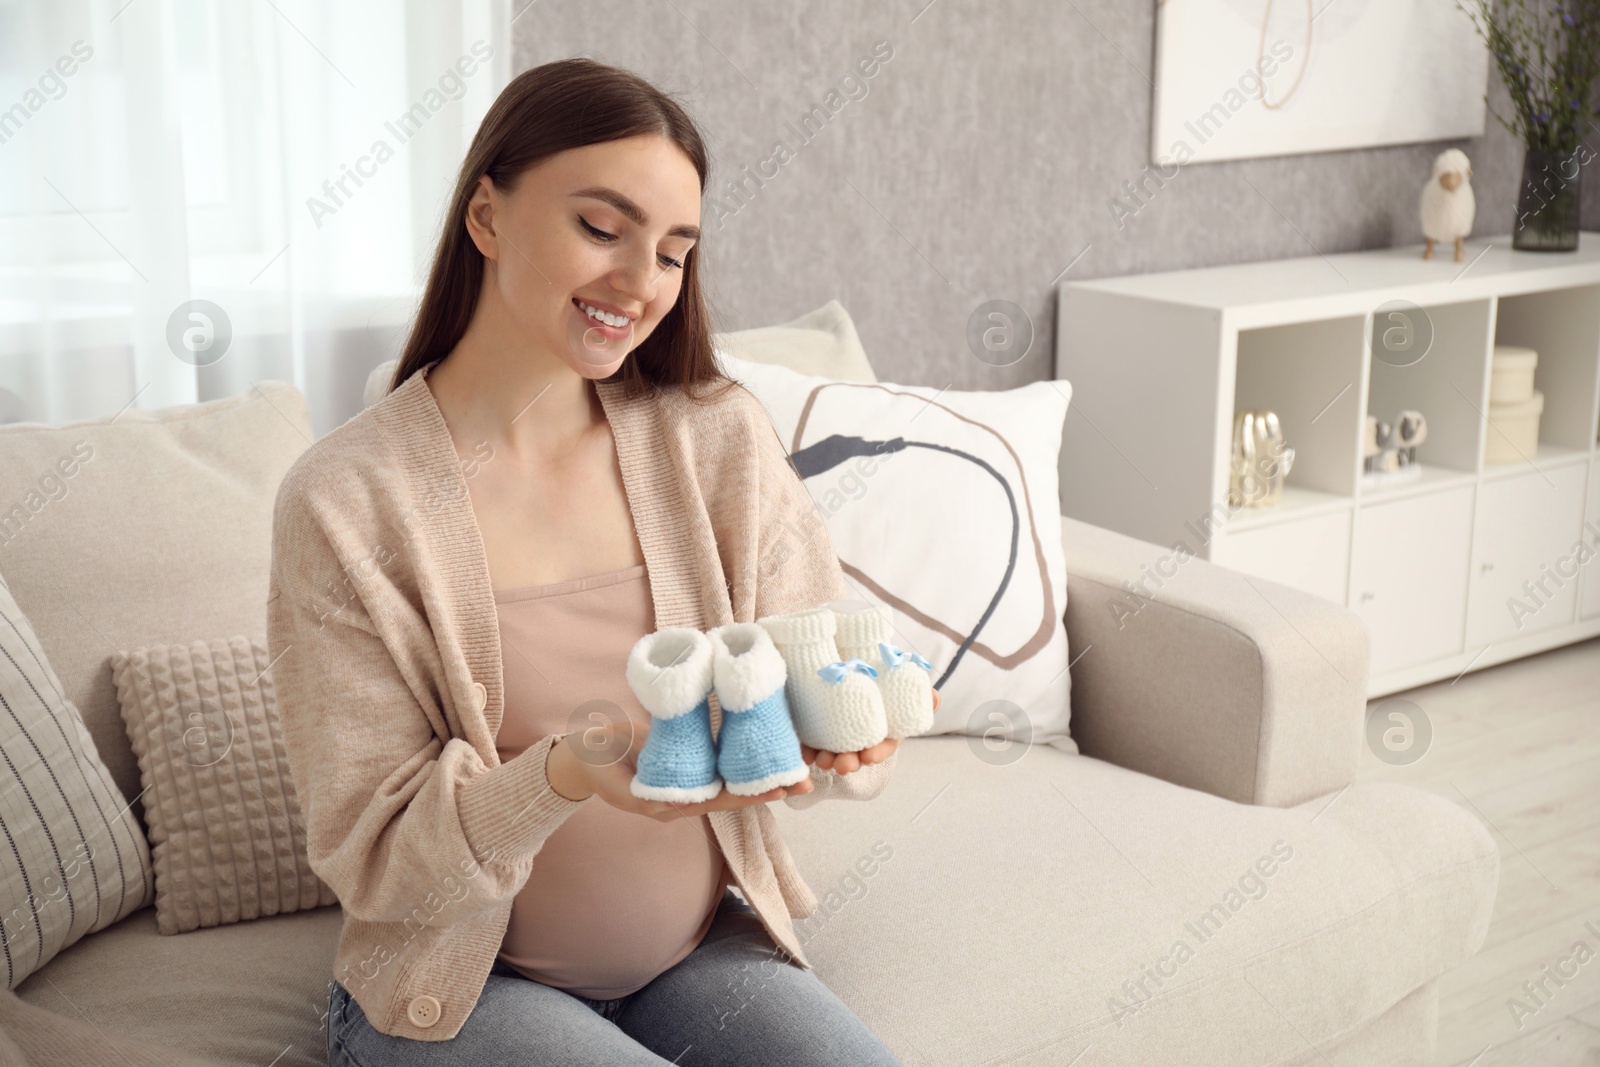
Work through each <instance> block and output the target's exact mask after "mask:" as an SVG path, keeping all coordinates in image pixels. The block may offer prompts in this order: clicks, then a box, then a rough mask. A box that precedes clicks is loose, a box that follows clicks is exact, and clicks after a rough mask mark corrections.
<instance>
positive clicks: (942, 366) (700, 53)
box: [513, 0, 1600, 389]
mask: <svg viewBox="0 0 1600 1067" xmlns="http://www.w3.org/2000/svg"><path fill="white" fill-rule="evenodd" d="M527 2H528V0H513V9H514V10H518V11H523V13H522V14H521V15H520V16H519V17H518V18H517V20H516V22H515V23H514V26H513V32H514V41H515V56H514V60H513V69H514V70H517V71H521V70H524V69H526V68H528V67H531V66H536V65H538V64H540V63H544V62H548V61H550V60H553V59H560V58H564V57H567V56H572V55H578V54H584V53H587V54H589V55H592V56H594V57H595V58H597V59H601V60H604V61H606V62H609V63H613V64H616V65H618V66H623V67H627V68H629V69H630V70H633V71H636V72H638V73H639V74H642V75H644V76H645V77H647V78H649V79H650V80H651V81H652V82H654V83H655V84H656V85H659V86H660V87H662V88H663V89H666V90H668V91H670V92H673V93H677V94H681V95H680V99H682V100H683V101H684V102H685V103H686V105H687V106H688V107H689V109H690V112H691V113H692V114H693V115H694V117H695V119H696V120H697V121H698V122H699V123H700V124H701V127H702V131H703V132H704V134H705V135H706V137H707V139H708V142H709V144H710V147H711V152H712V157H713V166H714V168H715V169H714V173H713V180H712V182H711V185H710V188H709V190H708V192H709V193H710V194H711V195H712V196H713V197H717V198H720V199H721V200H723V202H724V203H725V204H726V205H727V206H728V207H729V208H730V209H731V208H737V210H736V211H734V212H732V213H731V214H730V215H728V216H726V217H724V218H722V219H721V220H720V222H719V219H718V217H717V215H718V211H717V209H716V207H715V206H714V205H713V203H712V202H711V199H710V198H708V200H707V201H706V203H705V206H704V213H703V216H702V223H703V225H704V227H705V229H706V238H705V241H704V248H705V252H706V256H707V260H706V265H707V268H708V270H709V275H710V278H709V283H708V294H709V297H710V299H711V301H712V304H713V309H714V311H715V312H717V313H718V323H717V325H718V328H721V329H743V328H746V327H751V326H761V325H768V324H771V323H775V322H781V321H784V320H786V319H789V318H793V317H794V316H796V315H798V314H800V313H802V312H805V311H808V310H810V309H812V308H814V307H816V306H817V305H819V304H822V303H824V302H826V301H827V300H828V299H830V298H832V297H837V298H838V299H839V300H840V301H841V302H842V303H843V304H844V306H845V307H846V308H848V309H849V310H850V313H851V315H852V316H853V317H854V319H855V321H856V325H857V328H858V329H859V331H860V333H861V338H862V342H863V344H864V345H865V346H866V349H867V354H868V356H869V357H870V358H871V359H872V362H873V365H874V367H875V368H876V369H877V371H878V373H879V376H880V377H881V378H883V379H885V380H890V381H899V382H906V383H912V384H920V385H932V386H952V387H954V388H957V389H979V388H983V389H999V388H1008V387H1011V386H1014V385H1020V384H1023V383H1025V382H1028V381H1033V380H1036V379H1039V378H1047V377H1050V376H1051V373H1052V370H1051V368H1052V362H1053V351H1054V332H1055V324H1054V319H1055V313H1054V301H1053V299H1052V292H1053V290H1052V287H1051V283H1052V280H1053V279H1055V278H1056V277H1057V275H1059V274H1060V273H1061V272H1062V270H1063V269H1065V268H1066V267H1067V265H1068V264H1069V263H1071V262H1072V261H1073V259H1074V257H1076V256H1078V254H1079V253H1080V252H1083V250H1084V249H1085V248H1086V247H1087V248H1088V251H1087V253H1085V254H1084V255H1083V257H1082V258H1081V259H1080V260H1078V262H1077V263H1076V265H1075V266H1073V268H1072V270H1071V272H1070V273H1069V274H1068V275H1067V278H1068V279H1082V278H1093V277H1100V276H1107V275H1118V274H1130V273H1144V272H1148V271H1157V270H1173V269H1179V268H1184V267H1194V266H1206V265H1212V264H1220V263H1234V262H1244V261H1250V260H1258V259H1279V258H1285V257H1293V256H1308V255H1315V254H1316V253H1317V252H1318V251H1320V252H1322V253H1324V254H1329V253H1334V252H1346V251H1353V250H1357V249H1366V248H1384V247H1389V246H1392V245H1397V244H1411V243H1416V242H1420V241H1421V239H1422V235H1421V231H1420V228H1419V225H1418V221H1417V195H1418V192H1419V190H1420V189H1421V187H1422V183H1423V181H1424V180H1425V178H1426V176H1427V171H1428V166H1429V164H1430V163H1431V161H1432V159H1433V156H1434V155H1435V154H1436V153H1437V152H1438V151H1440V150H1441V149H1442V148H1445V147H1452V146H1453V147H1460V148H1464V149H1465V150H1466V152H1467V154H1468V155H1469V156H1470V157H1471V158H1472V162H1473V169H1474V174H1475V177H1474V181H1473V185H1474V187H1475V191H1476V195H1477V200H1478V224H1477V227H1476V232H1477V233H1478V234H1479V235H1494V234H1503V233H1507V232H1509V231H1510V229H1511V225H1512V221H1513V218H1514V210H1513V209H1514V205H1515V199H1516V187H1517V182H1518V178H1519V176H1520V168H1521V165H1522V150H1521V146H1520V144H1519V143H1518V142H1517V141H1516V140H1515V139H1514V138H1512V137H1511V136H1510V135H1509V134H1508V133H1507V132H1506V131H1505V130H1504V129H1503V128H1502V127H1500V126H1499V124H1498V123H1497V122H1495V120H1494V119H1493V118H1492V117H1491V118H1490V119H1489V120H1488V121H1489V129H1488V130H1487V132H1486V134H1485V135H1484V136H1483V137H1481V138H1478V139H1475V140H1472V141H1469V142H1454V143H1453V144H1429V145H1412V146H1404V147H1398V148H1383V149H1370V150H1362V151H1353V152H1334V153H1322V154H1317V155H1306V156H1292V157H1282V158H1275V159H1262V160H1250V161H1244V162H1238V163H1215V164H1195V165H1192V166H1190V167H1187V168H1185V169H1184V170H1182V171H1181V172H1180V173H1179V174H1178V175H1177V176H1176V177H1174V178H1173V179H1172V180H1171V181H1170V182H1169V183H1168V184H1166V185H1165V187H1164V188H1161V189H1160V190H1159V191H1158V192H1157V193H1156V194H1155V196H1154V197H1153V198H1151V199H1150V201H1149V203H1148V204H1147V205H1145V206H1144V207H1143V208H1141V210H1140V211H1139V212H1138V214H1137V215H1136V216H1135V217H1133V218H1132V219H1129V220H1125V223H1126V225H1125V227H1124V228H1120V229H1119V227H1118V225H1117V222H1116V220H1115V218H1114V217H1113V212H1112V210H1111V208H1110V200H1111V198H1112V197H1113V196H1117V195H1119V194H1121V192H1122V186H1123V183H1124V182H1126V181H1137V180H1139V179H1140V177H1141V175H1142V173H1143V171H1144V168H1145V167H1146V165H1147V164H1148V162H1149V150H1148V145H1149V140H1150V123H1151V116H1152V89H1151V85H1150V83H1149V81H1148V80H1147V78H1149V77H1150V76H1151V71H1152V66H1153V57H1154V8H1155V4H1154V3H1153V2H1149V0H1145V2H1139V0H1069V2H1060V0H1035V2H1032V3H1028V2H1023V0H996V2H990V3H982V4H980V3H977V2H974V0H936V2H935V3H934V4H933V5H932V6H931V7H927V8H925V7H924V5H925V4H926V3H927V0H897V2H894V3H877V2H875V3H860V2H853V0H796V2H792V3H782V4H775V3H748V2H745V0H668V2H659V3H658V2H654V0H649V2H646V0H634V2H629V3H625V2H620V0H582V2H581V3H560V2H550V0H544V2H538V3H533V4H532V6H531V7H527V8H526V9H524V5H525V4H526V3H527ZM913 19H914V20H915V21H914V22H913ZM879 41H887V42H889V45H890V46H891V47H892V49H893V58H892V59H891V60H889V61H888V62H887V63H886V64H884V65H883V66H882V67H881V69H880V70H878V72H877V73H876V75H875V76H874V77H872V78H871V79H868V80H866V86H867V90H868V91H867V93H866V95H865V96H862V97H861V98H860V99H853V100H849V101H848V102H847V103H845V105H844V106H843V107H842V109H840V110H839V112H838V114H836V115H833V116H832V118H831V119H830V120H829V121H828V122H827V124H826V125H825V126H824V127H823V128H822V129H821V130H820V131H819V132H818V133H817V134H816V135H815V137H814V138H813V139H812V140H811V141H810V142H809V143H807V144H804V145H803V147H798V148H796V146H797V145H799V144H800V138H798V137H797V136H796V135H795V133H794V131H793V130H792V129H791V128H790V124H791V123H794V124H798V123H799V121H800V119H801V117H802V116H803V115H804V114H805V113H806V112H808V111H810V109H811V108H812V107H813V106H815V105H818V104H821V103H823V101H824V97H825V96H826V94H827V93H828V91H829V90H830V89H834V88H838V87H840V81H841V79H843V78H844V77H845V76H846V75H848V74H851V73H852V72H853V71H854V69H855V66H856V64H857V62H858V61H859V60H862V59H865V58H867V57H869V56H870V55H871V53H872V51H873V48H874V45H875V44H876V43H877V42H879ZM1490 81H1491V85H1492V86H1493V90H1492V93H1491V102H1494V103H1495V104H1496V107H1497V108H1499V109H1500V110H1501V112H1502V113H1507V109H1506V104H1505V95H1504V91H1503V90H1502V89H1501V88H1500V87H1499V83H1498V79H1497V77H1496V76H1495V75H1493V74H1492V73H1491V76H1490ZM841 95H844V94H843V93H842V92H841ZM779 139H781V140H783V141H785V142H786V143H787V144H788V145H789V146H790V148H791V149H792V150H794V153H795V154H794V157H793V158H792V159H790V160H789V161H788V162H787V163H785V164H783V165H782V166H780V167H778V168H777V173H776V175H775V176H774V177H773V178H772V179H771V180H769V181H766V182H764V183H763V184H761V185H759V186H757V185H756V184H755V183H753V182H747V188H748V189H752V190H753V193H750V194H747V203H745V204H744V205H743V206H742V207H741V206H739V203H738V201H737V200H735V199H733V198H731V197H728V196H726V195H725V191H724V184H725V183H726V182H727V181H728V180H730V179H742V178H744V176H745V175H744V172H743V168H744V167H749V168H750V169H751V170H752V171H754V170H755V169H756V167H757V164H758V163H759V162H760V161H761V160H763V159H766V158H768V157H769V156H771V155H772V153H773V146H774V143H775V142H776V141H777V140H779ZM768 172H769V173H770V168H769V171H768ZM1252 183H1253V184H1254V186H1255V187H1256V188H1255V189H1252V188H1251V184H1252ZM1585 184H1586V188H1585V190H1584V193H1585V196H1584V223H1585V226H1586V228H1591V229H1592V228H1595V226H1596V224H1597V222H1600V179H1597V178H1596V176H1595V174H1594V173H1591V174H1589V175H1588V178H1587V181H1586V183H1585ZM1257 189H1259V192H1257ZM1280 212H1281V213H1280ZM996 298H1000V299H1008V300H1011V301H1014V302H1015V303H1017V304H1019V305H1021V306H1022V307H1023V308H1024V309H1025V310H1026V311H1027V312H1028V314H1029V315H1030V316H1031V317H1032V319H1033V322H1034V324H1035V330H1036V340H1035V341H1034V345H1033V348H1032V351H1031V352H1030V353H1029V355H1028V356H1027V358H1026V359H1023V360H1022V361H1020V362H1019V363H1016V364H1015V365H1012V366H1009V367H1003V368H997V367H991V366H989V365H987V364H985V363H983V362H981V361H980V360H978V359H977V358H975V357H974V356H973V355H972V354H971V352H970V350H969V349H968V347H967V345H966V342H965V336H966V324H967V319H968V316H969V315H970V314H971V312H972V310H973V309H974V308H975V307H976V306H977V305H978V304H980V303H982V302H983V301H986V300H990V299H996Z"/></svg>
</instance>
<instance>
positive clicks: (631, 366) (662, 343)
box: [389, 58, 732, 400]
mask: <svg viewBox="0 0 1600 1067" xmlns="http://www.w3.org/2000/svg"><path fill="white" fill-rule="evenodd" d="M652 133H653V134H659V135H660V136H662V137H665V138H667V139H669V140H670V141H672V142H673V143H674V144H676V145H677V146H678V147H679V148H680V149H682V150H683V153H684V154H685V155H686V156H688V157H689V160H690V162H692V163H693V164H694V168H695V171H696V172H697V173H698V174H699V175H700V188H701V190H704V189H705V186H706V174H707V171H708V170H709V159H708V157H707V154H706V147H705V142H704V141H703V140H702V139H701V137H700V132H699V130H697V129H696V128H695V124H694V121H693V120H692V119H691V118H689V115H688V113H687V112H685V111H684V109H683V108H682V107H680V106H679V105H678V103H677V101H675V100H674V99H673V98H672V97H671V96H669V95H667V94H666V93H664V92H662V91H661V90H660V89H657V88H656V87H655V86H653V85H651V84H650V83H649V82H647V81H645V80H644V79H643V78H641V77H639V76H638V75H636V74H633V73H631V72H629V71H626V70H621V69H619V68H617V67H612V66H608V65H606V64H604V63H600V62H597V61H596V60H593V59H588V58H578V59H563V60H558V61H556V62H554V63H546V64H544V65H543V66H538V67H534V68H533V69H531V70H526V71H523V72H522V73H521V74H519V75H517V76H516V77H515V78H513V79H511V81H510V83H509V84H508V85H507V86H506V87H505V89H504V90H502V91H501V93H500V95H499V96H498V97H497V98H496V99H495V102H494V103H493V104H492V105H490V107H489V111H488V113H487V114H485V115H484V117H483V122H482V124H480V125H479V127H478V133H477V135H476V136H475V137H473V139H472V147H471V148H469V149H468V150H467V156H466V159H464V160H463V161H462V163H461V174H460V176H459V177H458V178H457V179H456V188H455V193H454V195H453V196H451V198H450V208H449V210H448V211H447V212H446V213H445V217H444V228H443V232H442V233H441V234H440V237H439V247H438V249H437V250H436V251H435V253H434V257H433V266H432V267H431V268H430V269H429V271H428V284H427V287H426V288H425V289H424V290H423V293H422V303H421V305H420V306H419V307H418V309H417V317H416V320H415V322H413V324H412V327H411V333H410V336H409V337H407V339H406V344H405V348H404V350H403V351H402V352H401V354H400V362H399V365H398V366H397V367H395V372H394V377H393V378H392V379H390V381H389V389H390V390H394V389H396V388H398V387H399V386H400V385H401V384H402V383H404V382H405V380H406V379H407V378H410V377H411V375H413V374H415V373H416V372H417V371H418V370H420V369H422V368H423V367H425V366H427V365H428V364H429V363H432V362H433V361H435V360H439V359H443V358H444V357H445V356H447V355H448V354H449V353H450V351H451V349H453V348H454V347H455V346H456V343H457V342H458V341H460V340H461V337H462V335H463V334H465V333H466V330H467V324H468V323H469V322H471V321H472V314H473V311H474V310H476V308H477V304H478V293H479V290H480V289H481V287H482V285H483V272H484V267H483V253H481V252H479V251H478V247H477V246H476V245H475V244H473V243H472V239H471V237H470V236H469V235H468V233H467V226H466V218H467V205H468V202H469V201H470V200H471V199H472V193H473V191H474V190H475V189H476V188H477V185H478V179H479V177H481V176H482V175H485V174H487V175H488V176H489V180H490V181H492V182H494V184H495V185H496V186H498V187H499V188H501V189H504V190H506V191H510V190H512V189H514V188H515V187H516V183H517V180H518V179H519V178H520V177H521V176H522V174H523V173H524V172H526V171H527V170H528V169H529V168H531V167H533V166H535V165H536V164H538V163H540V162H541V161H543V160H545V159H547V158H548V157H550V156H553V155H555V154H556V153H558V152H564V151H566V150H567V149H570V148H581V147H583V146H584V145H591V144H601V143H604V142H607V141H618V140H622V139H623V138H627V137H633V136H636V135H638V134H652ZM602 380H603V381H607V382H615V381H621V382H622V383H623V384H624V386H625V389H626V395H628V396H637V395H639V394H641V393H643V392H648V391H651V390H654V389H658V388H661V387H666V386H681V387H684V391H685V393H686V394H688V395H689V396H691V397H693V398H694V399H697V400H698V399H702V397H701V396H700V395H699V394H698V392H697V390H698V389H699V388H700V387H701V386H704V385H709V384H714V383H717V382H723V383H726V384H727V385H731V384H732V380H731V379H729V378H728V377H727V376H726V375H724V374H723V373H722V372H721V371H720V370H719V369H718V368H717V365H716V361H715V359H714V358H713V356H712V349H711V323H710V315H709V312H708V309H707V307H706V303H705V299H704V297H703V295H702V293H701V289H700V245H699V243H698V242H697V243H696V244H695V246H694V247H693V248H691V249H690V250H689V253H688V255H687V256H686V257H685V258H684V266H683V286H682V289H681V290H680V292H679V294H678V300H677V303H676V304H674V305H673V308H672V310H671V311H669V312H668V313H667V315H666V317H665V318H663V319H662V320H661V323H660V324H659V325H658V326H657V327H656V328H655V330H654V331H653V332H652V333H651V334H650V336H649V337H647V338H645V340H644V342H643V343H642V344H640V345H639V346H638V347H636V348H635V349H633V351H631V352H629V353H628V355H627V357H626V358H624V359H623V361H622V365H621V366H620V367H618V368H617V369H616V370H615V371H614V372H612V374H611V375H610V376H609V377H607V378H604V379H602ZM724 388H726V385H725V386H724ZM719 392H720V391H719Z"/></svg>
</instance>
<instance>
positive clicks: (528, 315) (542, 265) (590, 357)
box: [467, 134, 700, 378]
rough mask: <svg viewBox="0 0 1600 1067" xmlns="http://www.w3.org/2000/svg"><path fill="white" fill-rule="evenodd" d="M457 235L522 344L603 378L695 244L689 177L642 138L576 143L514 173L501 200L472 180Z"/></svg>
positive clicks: (696, 181) (668, 303)
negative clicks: (471, 250)
mask: <svg viewBox="0 0 1600 1067" xmlns="http://www.w3.org/2000/svg"><path fill="white" fill-rule="evenodd" d="M486 209H487V213H486ZM485 221H487V222H488V225H487V226H486V225H485ZM467 225H468V229H469V232H470V233H471V235H472V238H473V241H474V242H475V243H476V244H477V246H478V249H479V250H480V251H481V252H483V254H484V255H485V256H486V257H487V259H488V261H489V262H487V263H486V264H485V266H486V276H485V284H486V286H489V287H491V288H492V289H493V291H494V292H495V293H496V294H497V295H498V297H499V299H500V301H501V302H502V304H503V306H504V308H505V313H506V314H507V315H509V317H510V318H511V319H512V321H513V322H514V323H515V325H516V327H517V328H518V329H519V330H520V331H521V332H522V333H523V334H524V335H525V336H526V337H527V338H528V340H529V342H530V343H532V344H536V345H538V346H539V347H541V348H544V349H545V350H547V351H550V352H555V353H557V354H558V355H560V356H561V358H562V359H563V360H564V361H565V362H566V363H567V364H568V365H569V366H570V367H572V369H573V370H575V371H577V372H578V373H579V374H581V375H582V376H584V377H585V378H604V377H607V376H608V375H610V374H611V373H612V372H613V371H615V370H616V369H617V367H618V366H620V365H621V363H622V360H623V358H624V357H625V356H626V355H627V354H628V352H629V351H631V350H632V349H633V348H635V347H637V346H638V345H639V344H640V343H642V342H643V341H644V340H645V338H647V337H649V336H650V334H651V332H652V331H653V330H654V329H655V328H656V326H657V325H659V324H660V322H661V320H662V319H663V318H665V317H666V315H667V313H668V312H670V311H671V310H672V308H673V305H674V304H676V303H677V300H678V293H679V292H680V290H681V289H682V287H683V263H684V260H685V257H686V256H687V255H688V254H689V250H690V249H691V248H692V247H694V245H695V243H696V242H697V240H698V239H699V236H700V231H699V226H700V177H699V174H698V173H697V172H696V171H695V168H694V164H693V163H691V162H690V160H689V158H688V157H687V156H686V155H684V153H683V151H682V150H681V149H679V148H678V147H677V146H676V145H675V144H673V143H672V142H671V141H669V140H667V139H666V138H664V137H660V136H657V135H654V134H643V135H640V136H637V137H629V138H627V139H625V140H621V141H608V142H605V143H603V144H594V145H585V146H584V147H582V148H573V149H569V150H567V151H565V152H560V153H557V154H556V155H554V156H552V157H550V158H549V159H547V160H544V161H543V162H541V163H540V164H538V165H537V166H535V167H533V168H531V169H529V170H527V171H525V172H523V174H522V175H521V176H520V177H519V179H518V180H517V183H516V186H515V188H514V189H512V190H511V191H510V192H509V193H507V192H506V191H504V190H502V189H501V188H499V187H497V186H495V185H494V184H493V182H491V181H490V180H489V178H488V177H483V178H480V179H479V182H478V189H477V190H476V191H475V193H474V194H473V197H472V201H471V203H470V204H469V205H468V221H467ZM580 304H586V305H588V306H589V307H590V308H591V309H596V310H599V311H602V312H608V313H610V316H609V317H610V318H611V321H610V322H606V321H604V320H600V319H596V318H592V317H591V316H590V314H589V313H588V312H586V311H584V310H583V309H582V308H581V307H580V306H579V305H580ZM616 316H625V317H626V318H627V320H628V321H626V322H621V321H620V319H618V318H617V317H616ZM617 323H620V325H616V324H617Z"/></svg>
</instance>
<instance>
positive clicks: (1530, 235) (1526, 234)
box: [1511, 148, 1583, 252]
mask: <svg viewBox="0 0 1600 1067" xmlns="http://www.w3.org/2000/svg"><path fill="white" fill-rule="evenodd" d="M1582 178H1583V170H1582V167H1581V166H1580V163H1579V160H1578V153H1577V150H1576V149H1574V150H1573V151H1571V152H1563V151H1559V150H1555V149H1546V148H1530V149H1528V152H1527V155H1525V156H1524V157H1523V160H1522V191H1521V193H1520V194H1519V195H1518V197H1517V227H1516V231H1515V232H1514V233H1513V234H1512V237H1511V247H1512V248H1515V249H1519V250H1521V251H1524V252H1573V251H1576V250H1577V248H1578V199H1579V198H1578V192H1579V185H1580V182H1581V180H1582Z"/></svg>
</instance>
